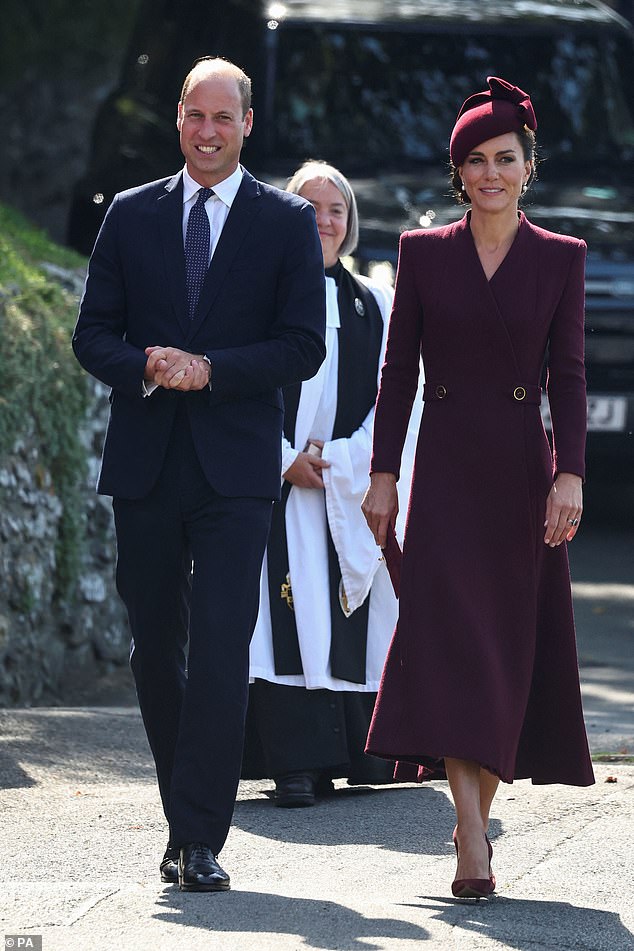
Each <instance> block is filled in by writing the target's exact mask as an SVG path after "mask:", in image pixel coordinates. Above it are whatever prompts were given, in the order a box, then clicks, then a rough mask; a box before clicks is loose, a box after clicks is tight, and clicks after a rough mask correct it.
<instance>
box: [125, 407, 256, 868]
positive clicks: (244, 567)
mask: <svg viewBox="0 0 634 951" xmlns="http://www.w3.org/2000/svg"><path fill="white" fill-rule="evenodd" d="M151 398H152V397H151V396H150V397H149V399H151ZM186 398H187V397H186V396H184V398H183V401H182V403H181V405H180V407H179V411H178V412H177V414H176V419H175V423H174V427H173V431H172V434H171V437H170V443H169V446H168V450H167V454H166V458H165V462H164V464H163V468H162V471H161V474H160V476H159V479H158V482H157V483H156V485H155V486H154V488H153V489H152V491H151V492H150V493H149V494H148V495H147V496H145V497H144V498H142V499H134V500H128V499H117V498H115V499H114V500H113V507H114V514H115V524H116V532H117V549H118V551H117V588H118V591H119V594H120V595H121V597H122V599H123V601H124V603H125V605H126V608H127V611H128V617H129V619H130V626H131V631H132V653H131V666H132V671H133V674H134V678H135V682H136V688H137V694H138V698H139V705H140V708H141V714H142V717H143V722H144V724H145V729H146V732H147V736H148V741H149V744H150V747H151V750H152V753H153V756H154V760H155V764H156V771H157V775H158V781H159V788H160V793H161V799H162V802H163V808H164V811H165V815H166V817H167V820H168V823H169V828H170V841H171V842H172V844H173V845H175V846H180V845H184V844H186V843H189V842H204V843H206V844H207V845H209V846H210V847H211V849H212V850H213V851H214V853H215V854H216V855H217V854H218V853H219V852H220V850H221V849H222V846H223V845H224V842H225V839H226V837H227V833H228V831H229V826H230V824H231V817H232V815H233V808H234V803H235V797H236V793H237V788H238V781H239V777H240V766H241V759H242V747H243V742H244V723H245V716H246V707H247V696H248V670H249V641H250V639H251V635H252V633H253V628H254V626H255V622H256V618H257V612H258V600H259V577H260V570H261V565H262V559H263V556H264V551H265V548H266V542H267V538H268V531H269V526H270V518H271V507H272V503H271V502H270V501H269V500H267V499H261V498H250V497H249V498H244V497H241V498H230V497H226V496H221V495H219V494H218V493H217V492H215V491H214V489H213V488H212V487H211V486H210V485H209V483H208V481H207V479H206V478H205V475H204V473H203V471H202V469H201V467H200V464H199V461H198V457H197V454H196V449H195V446H194V443H193V439H192V436H191V430H190V427H189V420H188V417H187V409H186V402H185V401H186ZM192 566H193V570H192Z"/></svg>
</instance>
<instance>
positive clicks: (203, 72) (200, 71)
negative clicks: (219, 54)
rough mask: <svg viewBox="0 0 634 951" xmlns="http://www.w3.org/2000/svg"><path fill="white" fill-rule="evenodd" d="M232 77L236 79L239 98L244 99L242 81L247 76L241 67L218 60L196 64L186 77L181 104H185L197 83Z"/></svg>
mask: <svg viewBox="0 0 634 951" xmlns="http://www.w3.org/2000/svg"><path fill="white" fill-rule="evenodd" d="M223 74H224V75H225V76H230V77H231V78H232V79H235V82H236V89H237V92H238V96H239V98H240V99H242V95H241V89H240V81H241V80H242V79H243V78H244V76H245V74H244V72H243V70H241V69H240V67H239V66H236V65H235V64H234V63H228V62H226V60H222V59H218V60H213V61H211V60H210V61H205V62H202V63H196V65H195V66H193V67H192V68H191V69H190V71H189V73H188V74H187V76H186V77H185V83H186V85H185V83H184V84H183V92H182V96H181V100H180V101H181V103H184V102H185V98H186V96H187V95H188V94H189V92H190V90H191V88H192V86H194V85H195V84H196V83H198V82H201V81H203V80H204V79H210V78H211V77H212V76H219V75H223Z"/></svg>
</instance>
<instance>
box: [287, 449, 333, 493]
mask: <svg viewBox="0 0 634 951" xmlns="http://www.w3.org/2000/svg"><path fill="white" fill-rule="evenodd" d="M312 446H315V447H316V448H315V449H312V451H311V447H312ZM323 448H324V444H323V442H322V441H321V440H320V439H315V440H314V441H311V443H310V445H309V447H308V449H309V451H308V452H300V453H298V455H297V458H296V460H295V462H294V463H293V464H292V465H291V466H289V467H288V469H287V470H286V472H285V473H284V478H285V479H286V481H287V482H290V483H291V484H292V485H296V486H298V487H299V488H300V489H323V488H324V480H323V478H322V475H321V470H322V469H329V468H330V463H329V462H326V460H325V459H322V458H321V450H322V449H323Z"/></svg>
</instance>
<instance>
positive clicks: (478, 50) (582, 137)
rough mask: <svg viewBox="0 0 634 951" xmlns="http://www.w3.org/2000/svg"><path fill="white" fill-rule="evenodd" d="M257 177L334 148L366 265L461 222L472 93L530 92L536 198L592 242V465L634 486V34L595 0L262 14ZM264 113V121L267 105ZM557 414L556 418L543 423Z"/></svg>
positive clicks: (367, 5) (327, 7)
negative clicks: (464, 128)
mask: <svg viewBox="0 0 634 951" xmlns="http://www.w3.org/2000/svg"><path fill="white" fill-rule="evenodd" d="M263 30H264V37H265V39H264V47H265V49H266V87H265V95H264V102H263V101H262V96H261V95H260V96H259V97H258V123H259V124H260V126H261V124H262V122H263V121H264V124H265V136H266V141H265V154H264V156H263V158H262V160H261V162H260V168H258V169H256V171H257V172H259V173H260V177H263V178H268V179H269V180H274V181H277V182H278V183H283V181H284V179H285V178H286V177H287V176H288V175H290V173H291V172H292V171H293V170H294V169H295V168H296V167H297V165H298V164H299V163H300V162H301V161H303V160H304V159H306V158H310V157H314V158H325V159H327V160H328V161H330V162H332V163H334V164H335V165H338V166H339V167H340V168H341V169H342V171H343V172H344V173H345V174H346V175H348V177H349V178H350V179H351V181H352V183H353V187H354V189H355V192H356V195H357V198H358V201H359V214H360V222H361V240H360V248H359V266H360V268H361V269H362V270H368V269H371V268H372V266H373V263H374V262H377V261H378V262H384V261H389V262H391V263H392V264H394V263H395V261H396V255H397V247H398V235H399V233H400V232H401V231H403V230H404V229H411V228H420V227H423V228H433V227H436V226H438V225H442V224H445V223H447V222H448V221H452V220H455V219H456V218H457V217H460V216H461V215H462V213H463V210H462V209H461V208H460V207H459V206H457V205H456V204H455V202H454V201H453V199H452V198H451V197H450V192H449V187H448V176H447V168H448V139H449V133H450V131H451V128H452V126H453V122H454V119H455V115H456V111H457V108H458V106H459V105H460V103H462V101H463V100H464V99H465V98H466V96H468V95H469V94H470V93H472V92H473V91H474V90H477V89H482V88H484V87H485V78H486V76H487V75H491V74H493V75H497V76H503V77H504V78H506V79H509V80H510V81H511V82H513V83H515V84H517V85H519V86H521V87H522V88H523V89H527V90H529V91H530V93H531V96H532V98H533V101H534V103H535V107H536V111H537V117H538V123H539V128H538V138H539V143H540V150H541V160H542V161H541V164H540V167H539V178H538V182H537V183H536V184H535V185H534V186H533V187H532V189H531V190H530V191H529V193H528V196H527V200H526V201H525V208H526V211H527V214H528V215H529V217H530V218H531V220H532V221H534V222H535V223H536V224H539V225H541V226H542V227H545V228H548V229H550V230H552V231H560V232H564V233H569V234H573V235H576V236H578V237H582V238H584V239H585V240H586V241H587V243H588V248H589V253H588V266H587V285H586V291H587V329H586V356H587V368H588V389H589V398H588V423H589V440H588V449H589V458H590V463H591V464H592V463H593V462H596V461H597V460H599V459H600V458H602V457H605V459H606V460H608V461H609V462H610V463H613V464H614V468H613V472H614V474H615V475H617V474H618V475H619V476H621V477H624V478H627V479H629V480H630V481H634V433H633V431H634V115H633V107H634V99H633V96H632V90H634V31H633V30H632V27H631V26H630V25H629V24H628V22H627V21H626V20H625V19H623V18H622V17H620V16H618V15H617V14H616V13H615V12H614V11H613V10H611V9H610V8H608V7H607V6H606V5H605V4H603V3H599V2H594V0H574V2H568V0H549V2H548V3H542V2H536V0H515V2H514V0H503V2H502V0H418V2H413V0H409V2H408V0H384V2H378V0H340V2H327V0H324V2H319V0H285V2H284V3H270V4H269V5H268V7H267V9H266V10H265V23H264V24H263ZM263 112H264V116H263V115H262V114H263ZM546 421H547V419H546Z"/></svg>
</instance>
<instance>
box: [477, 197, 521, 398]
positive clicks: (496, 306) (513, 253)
mask: <svg viewBox="0 0 634 951" xmlns="http://www.w3.org/2000/svg"><path fill="white" fill-rule="evenodd" d="M463 220H464V221H465V223H466V227H465V238H466V243H467V244H468V245H469V256H470V259H471V262H472V264H473V265H474V267H473V271H474V277H475V272H478V278H477V282H478V283H477V285H476V286H477V287H479V289H480V293H481V300H482V302H483V303H484V307H483V311H484V312H486V314H487V319H488V320H489V323H490V324H491V328H492V330H494V331H495V335H496V339H499V340H500V345H501V346H503V347H504V348H505V349H506V350H507V351H508V353H509V355H510V356H511V357H512V361H513V362H512V364H510V366H511V367H512V373H511V374H510V379H516V380H520V379H521V371H520V367H519V364H518V360H517V354H516V352H515V348H514V346H513V341H512V338H511V334H510V332H509V327H508V324H507V320H506V317H505V313H504V305H503V301H502V300H501V299H500V297H499V296H496V288H499V286H500V278H503V277H504V272H505V271H506V270H507V269H508V268H509V267H511V268H513V262H514V260H515V259H516V257H517V255H518V254H521V247H522V245H523V244H524V240H525V236H526V235H525V233H526V230H527V229H526V219H525V217H524V214H523V212H520V223H519V228H518V230H517V234H516V235H515V239H514V241H513V243H512V245H511V247H510V248H509V250H508V251H507V253H506V254H505V256H504V258H503V260H502V261H501V263H500V265H499V266H498V268H497V269H496V271H495V273H494V274H493V275H492V277H491V278H490V279H487V276H486V274H485V273H484V268H483V267H482V263H481V261H480V257H479V255H478V251H477V248H476V246H475V241H474V240H473V235H472V233H471V227H470V221H471V213H470V212H468V213H467V215H466V216H465V218H464V219H463ZM518 270H521V269H520V268H517V267H516V268H515V272H517V271H518ZM515 272H514V273H515ZM518 293H519V291H518Z"/></svg>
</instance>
